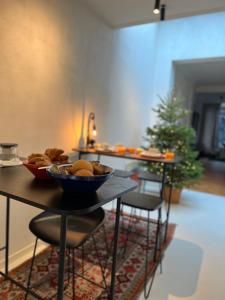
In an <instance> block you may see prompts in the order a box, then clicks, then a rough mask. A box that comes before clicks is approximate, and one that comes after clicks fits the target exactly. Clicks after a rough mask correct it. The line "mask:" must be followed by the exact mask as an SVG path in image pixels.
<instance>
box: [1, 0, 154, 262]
mask: <svg viewBox="0 0 225 300" xmlns="http://www.w3.org/2000/svg"><path fill="white" fill-rule="evenodd" d="M154 33H155V32H154V26H153V27H151V28H150V29H149V28H147V29H141V28H140V27H137V28H135V29H133V30H132V29H127V30H115V31H114V30H112V29H110V28H109V27H107V26H106V25H105V24H103V23H102V21H101V20H99V19H98V18H97V17H96V16H95V15H94V14H93V13H92V12H91V11H89V10H88V9H87V8H86V7H85V6H83V4H82V1H80V2H79V1H76V0H68V1H61V0H54V1H53V0H50V1H45V0H29V1H26V0H11V1H8V0H2V1H1V10H0V104H1V112H0V142H18V143H19V150H20V155H22V156H26V155H27V154H29V153H31V152H38V151H43V150H44V149H45V148H46V147H49V146H56V147H62V148H63V149H65V150H66V151H68V150H70V149H71V148H72V147H73V146H75V145H77V143H78V139H79V136H80V129H81V124H82V107H83V101H84V100H85V101H84V102H85V110H86V113H85V125H86V120H87V115H88V113H89V112H90V111H92V110H93V111H95V113H96V118H97V120H96V122H97V127H98V132H99V136H98V139H99V140H100V141H109V142H113V143H114V142H117V141H122V142H124V143H126V144H127V145H135V146H139V145H140V143H141V137H142V135H143V134H144V129H145V127H146V126H147V124H148V118H149V107H148V101H149V98H150V96H149V94H150V92H151V83H150V84H149V80H148V78H149V77H151V72H152V68H153V67H152V64H153V58H154V55H153V48H152V44H154V39H155V35H154ZM150 82H151V81H150ZM85 131H86V128H85ZM0 211H1V218H0V220H1V221H0V222H1V224H0V225H1V228H4V215H5V207H4V203H3V201H1V204H0ZM36 213H37V210H36V209H32V208H30V207H28V206H25V205H22V204H19V203H16V204H13V205H12V218H11V220H12V228H11V230H12V239H11V248H10V253H11V255H14V256H13V257H14V259H15V258H19V257H20V256H21V255H23V254H25V253H26V252H27V251H28V250H30V248H29V247H30V245H31V243H32V242H33V236H32V235H30V234H29V232H28V229H27V226H28V222H29V220H30V219H31V217H32V216H34V215H35V214H36ZM2 234H3V231H1V239H0V243H1V244H2V242H3V235H2ZM23 250H24V251H23Z"/></svg>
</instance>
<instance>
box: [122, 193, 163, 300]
mask: <svg viewBox="0 0 225 300" xmlns="http://www.w3.org/2000/svg"><path fill="white" fill-rule="evenodd" d="M121 203H122V204H123V205H125V206H128V207H131V209H132V210H133V209H140V210H142V211H146V212H147V234H146V253H145V281H144V296H145V299H147V298H148V297H149V295H150V292H151V288H152V284H153V281H154V278H155V273H156V270H157V267H158V264H159V263H160V266H161V223H162V220H161V218H162V212H161V210H162V203H163V200H162V199H161V198H160V197H158V196H153V195H148V194H142V193H138V192H130V193H128V194H126V195H125V196H123V197H122V199H121ZM153 211H158V219H157V227H156V236H155V245H154V252H153V255H154V256H153V257H154V262H155V263H156V266H155V269H153V273H152V277H151V281H150V285H149V287H147V283H148V282H147V281H148V276H149V274H148V273H149V272H148V265H149V247H148V245H149V238H150V224H152V221H151V220H150V213H151V212H153ZM132 218H133V219H137V216H136V215H135V214H134V215H133V214H132V212H131V215H130V216H129V222H128V229H127V232H126V239H125V243H124V255H125V253H126V248H127V242H128V240H129V234H130V233H131V232H132V228H133V224H131V223H132V222H131V220H132ZM122 227H124V226H123V225H122ZM133 242H135V241H133Z"/></svg>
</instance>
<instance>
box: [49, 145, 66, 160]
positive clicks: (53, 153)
mask: <svg viewBox="0 0 225 300" xmlns="http://www.w3.org/2000/svg"><path fill="white" fill-rule="evenodd" d="M63 153H64V151H63V150H62V149H57V148H49V149H46V150H45V154H46V155H47V156H48V157H49V158H50V160H51V161H58V158H59V156H60V155H61V154H63Z"/></svg>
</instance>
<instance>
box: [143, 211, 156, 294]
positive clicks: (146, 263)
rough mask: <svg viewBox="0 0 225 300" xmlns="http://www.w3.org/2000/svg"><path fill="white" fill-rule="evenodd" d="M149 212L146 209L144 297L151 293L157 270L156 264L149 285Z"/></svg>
mask: <svg viewBox="0 0 225 300" xmlns="http://www.w3.org/2000/svg"><path fill="white" fill-rule="evenodd" d="M150 223H151V222H150V212H149V211H148V219H147V237H146V252H145V281H144V297H145V299H147V298H148V297H149V295H150V293H151V289H152V285H153V282H154V279H155V274H156V270H157V264H156V267H155V269H153V273H152V277H151V279H150V283H149V287H147V284H148V267H149V266H148V265H149V258H148V246H149V234H150Z"/></svg>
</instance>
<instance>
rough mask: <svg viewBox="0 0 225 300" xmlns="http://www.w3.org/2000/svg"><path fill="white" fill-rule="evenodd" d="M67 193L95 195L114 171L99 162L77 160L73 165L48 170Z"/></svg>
mask: <svg viewBox="0 0 225 300" xmlns="http://www.w3.org/2000/svg"><path fill="white" fill-rule="evenodd" d="M47 173H48V174H49V175H50V176H52V177H53V178H54V179H55V180H56V181H57V182H58V184H59V185H60V186H61V187H62V189H63V190H64V192H66V193H93V192H95V191H97V189H98V188H99V187H100V186H101V185H102V184H103V183H104V182H106V181H107V180H108V179H109V178H110V177H111V176H112V174H113V169H112V168H110V167H108V166H105V165H102V164H100V163H99V162H97V161H87V160H83V159H81V160H77V161H75V162H74V163H73V164H66V165H61V166H60V165H52V166H50V167H49V168H48V169H47Z"/></svg>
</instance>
